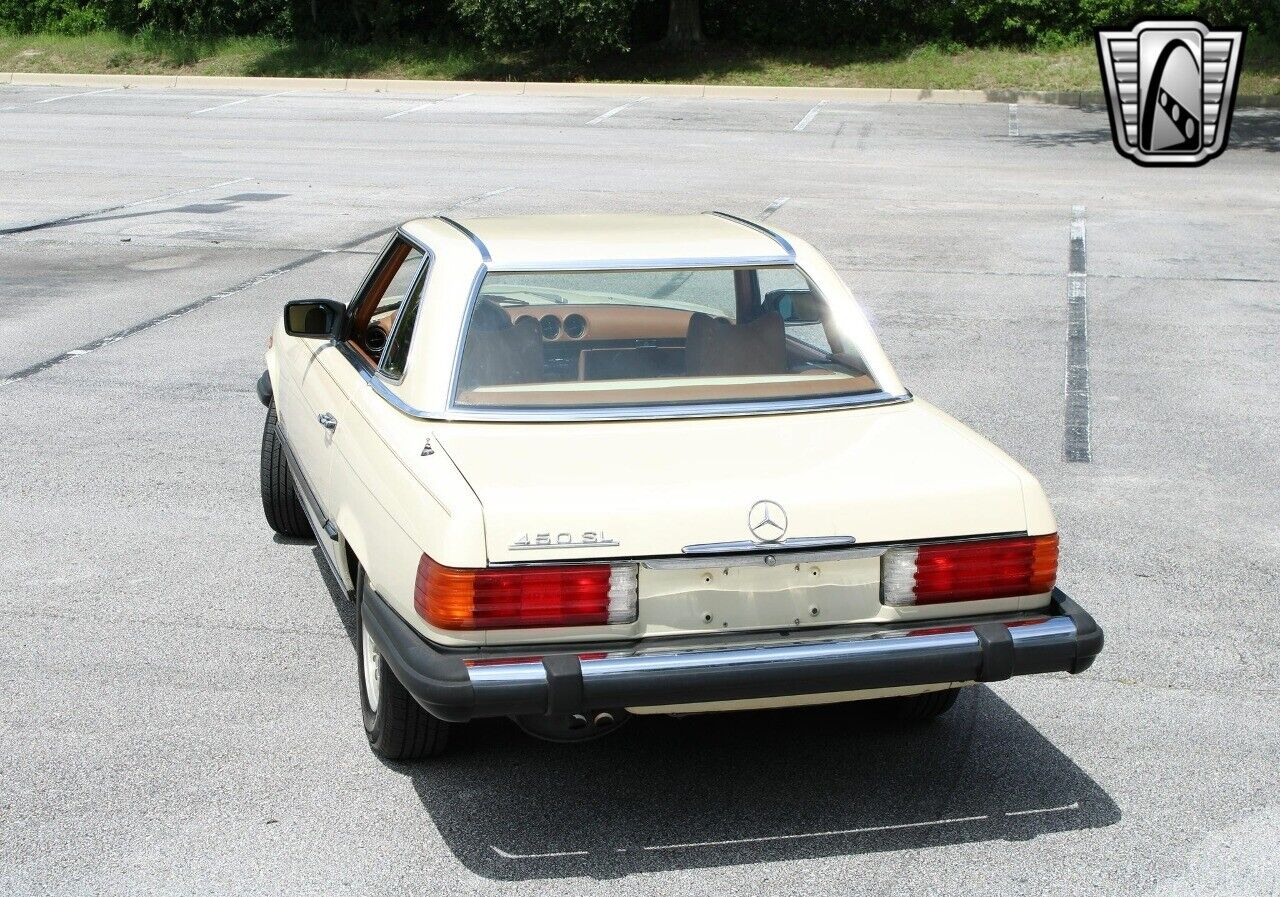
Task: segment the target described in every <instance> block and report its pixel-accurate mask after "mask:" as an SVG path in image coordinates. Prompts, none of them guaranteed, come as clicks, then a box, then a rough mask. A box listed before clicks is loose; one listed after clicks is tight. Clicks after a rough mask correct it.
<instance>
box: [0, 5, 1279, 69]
mask: <svg viewBox="0 0 1280 897" xmlns="http://www.w3.org/2000/svg"><path fill="white" fill-rule="evenodd" d="M667 8H668V0H0V29H5V30H8V31H15V32H20V33H27V32H38V31H43V32H50V33H57V34H85V33H88V32H92V31H99V30H115V31H120V32H123V33H125V34H143V35H146V34H155V35H163V36H166V37H176V38H181V39H190V40H196V41H199V40H210V39H214V38H219V37H225V36H237V35H258V36H264V37H273V38H281V39H288V40H302V41H311V42H317V43H323V42H326V41H327V42H336V44H337V45H341V46H349V45H351V44H360V45H365V44H389V45H410V44H414V43H435V44H441V45H444V44H458V45H464V46H465V45H471V46H476V45H478V46H481V47H483V48H485V49H487V50H490V51H496V52H536V53H538V54H542V55H546V56H560V57H562V58H563V59H564V60H565V61H566V62H571V63H582V62H587V61H592V60H597V59H602V58H610V57H612V58H618V56H619V54H621V53H622V52H625V51H626V50H628V49H629V48H630V47H632V46H640V45H644V44H649V43H652V42H654V41H656V40H658V39H659V38H661V37H662V34H663V31H664V29H665V25H666V16H667ZM1151 15H1183V16H1197V17H1200V18H1203V19H1204V20H1205V21H1207V22H1209V23H1210V24H1211V25H1218V26H1232V25H1234V26H1244V27H1247V28H1250V29H1251V30H1252V31H1254V32H1255V33H1257V32H1270V33H1272V34H1275V33H1277V32H1278V31H1280V0H702V18H703V27H704V31H705V33H706V36H707V38H708V39H709V40H711V41H717V42H721V43H724V44H733V45H741V46H746V47H763V48H788V47H812V48H839V47H867V48H875V49H874V50H873V52H883V53H886V54H892V53H894V52H896V51H898V50H899V49H900V48H904V47H912V46H918V45H922V44H927V45H932V46H935V47H947V46H1016V47H1036V48H1039V49H1048V50H1052V49H1057V48H1061V47H1065V46H1070V45H1074V44H1077V43H1079V42H1080V41H1082V40H1088V39H1089V38H1090V35H1091V32H1092V31H1093V29H1094V28H1097V27H1100V26H1109V25H1110V26H1128V25H1129V24H1131V23H1132V22H1134V21H1135V20H1138V19H1141V18H1144V17H1146V16H1151Z"/></svg>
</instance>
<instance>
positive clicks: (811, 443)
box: [267, 216, 1056, 706]
mask: <svg viewBox="0 0 1280 897" xmlns="http://www.w3.org/2000/svg"><path fill="white" fill-rule="evenodd" d="M535 221H536V219H523V220H522V219H493V220H490V221H489V222H485V223H483V224H482V223H481V222H479V221H469V222H466V224H467V225H468V226H473V227H475V228H477V229H481V230H483V231H484V237H485V241H486V244H487V245H488V246H489V249H490V251H491V252H492V254H493V261H494V264H495V265H507V266H510V267H516V268H518V267H519V266H520V265H521V264H532V263H534V262H537V261H541V262H546V261H547V260H548V259H557V258H558V259H565V260H566V261H573V260H575V259H583V258H584V259H587V260H597V261H598V260H601V259H608V258H619V257H624V258H631V259H645V258H667V257H688V256H689V254H690V247H691V246H697V247H698V248H699V252H706V253H707V254H708V255H716V256H717V257H720V256H725V257H734V256H746V257H755V256H763V255H769V254H776V253H777V252H778V246H777V244H775V243H774V242H773V241H772V240H770V239H769V238H768V237H767V236H764V235H762V234H760V233H758V232H756V231H753V230H751V229H749V228H747V227H744V226H742V225H739V224H735V223H732V222H727V221H725V220H723V219H719V218H712V217H710V216H678V217H674V218H662V219H655V218H650V217H646V216H611V217H608V218H599V217H594V218H591V219H590V220H586V221H585V223H584V220H579V219H565V218H555V219H547V224H546V229H545V230H541V231H540V230H538V228H537V227H535V226H534V225H535ZM552 224H554V225H555V226H554V227H552ZM663 224H669V227H664V226H662V225H663ZM557 228H558V229H559V231H561V232H562V233H568V234H569V235H570V237H572V239H569V238H567V237H563V236H562V237H561V238H559V239H557V238H556V237H554V236H551V235H549V234H550V231H553V230H556V229H557ZM404 231H405V232H406V233H407V234H409V235H410V236H411V237H413V238H414V239H416V240H418V241H420V242H422V243H424V244H425V245H427V246H428V247H429V248H430V249H431V250H432V253H433V255H434V259H433V261H432V263H431V269H430V271H429V273H428V276H427V280H426V286H425V294H424V299H423V303H422V308H421V311H420V313H419V317H418V321H417V323H416V326H415V333H414V339H413V344H412V350H411V354H410V359H409V363H408V365H407V368H406V372H405V377H404V379H403V380H402V381H401V382H399V383H387V386H388V388H390V389H392V390H393V391H394V392H395V393H396V394H397V395H398V396H399V397H400V399H401V400H402V401H404V402H405V403H406V404H408V405H410V406H413V407H416V408H419V409H423V410H424V411H426V412H428V413H431V414H435V415H436V416H437V417H438V418H443V416H444V413H445V409H446V408H447V405H448V398H449V396H448V390H449V387H450V381H451V373H452V365H453V362H454V358H455V357H456V349H457V340H458V336H459V334H460V333H461V330H462V322H463V317H464V315H465V313H466V299H467V298H468V297H469V296H470V294H471V290H472V287H473V285H474V284H475V282H476V279H477V274H478V272H479V271H480V270H481V269H480V264H481V259H480V254H479V251H478V250H477V249H476V247H475V246H474V244H473V243H472V242H471V241H470V240H469V239H468V238H467V237H465V236H464V235H463V234H462V233H461V232H459V231H458V230H457V229H455V228H454V227H452V226H450V225H449V224H447V223H445V222H442V221H440V220H438V219H425V220H421V221H415V222H410V223H409V224H408V225H406V226H405V227H404ZM588 234H589V235H590V239H588ZM628 234H631V235H632V236H633V237H634V239H628ZM786 239H788V240H789V241H791V242H792V245H794V247H795V251H796V257H797V261H798V262H799V263H800V264H801V266H802V267H803V268H804V270H805V271H806V272H807V273H808V274H809V276H810V277H811V278H813V279H814V280H815V282H817V283H818V286H819V287H820V289H821V290H822V291H823V293H824V294H825V295H827V296H829V297H836V296H843V297H845V298H846V299H847V302H846V303H845V307H844V312H843V314H844V315H847V316H848V318H849V321H848V322H846V324H845V325H844V326H845V329H847V330H853V331H857V332H859V333H861V334H862V335H863V337H864V339H863V354H864V357H865V358H866V360H867V361H868V363H869V365H870V366H871V368H872V372H873V374H874V375H875V376H876V377H877V379H878V380H879V381H880V382H881V384H882V385H884V386H885V388H886V391H889V392H891V393H900V392H902V386H901V384H900V383H899V381H898V380H897V377H896V375H895V374H894V373H893V370H892V367H891V366H890V365H889V362H888V359H887V358H885V357H884V355H883V352H882V351H881V350H880V347H879V344H878V342H876V340H875V338H874V335H872V334H871V331H870V325H869V324H867V322H866V319H865V317H863V316H862V313H861V310H860V309H859V308H858V306H857V304H856V302H854V301H853V299H852V296H851V295H850V294H849V292H848V289H847V288H846V287H845V286H844V285H843V283H841V282H840V281H839V279H838V277H836V275H835V273H834V271H832V270H831V268H830V267H829V266H828V265H827V264H826V263H825V262H824V261H823V260H822V259H821V258H820V257H819V256H818V255H817V253H816V252H815V251H814V250H813V249H812V248H811V247H809V246H808V245H807V244H805V243H803V242H802V241H799V240H797V239H796V238H794V237H791V236H790V235H786ZM267 367H268V370H269V371H270V373H271V376H272V382H273V384H276V390H277V398H278V401H279V403H280V405H281V406H282V407H281V416H282V418H283V419H284V420H285V421H286V432H287V433H288V435H289V437H290V439H291V441H292V442H293V443H294V444H295V449H297V450H299V451H300V454H305V455H306V456H307V457H306V460H305V461H304V462H303V463H304V464H305V466H306V467H307V474H308V478H309V479H310V480H311V481H312V486H313V488H314V489H315V490H316V491H317V493H318V494H319V498H320V501H321V503H322V504H323V506H324V509H325V511H326V513H327V514H328V515H329V516H330V517H331V518H332V519H333V520H334V521H335V523H336V525H337V526H338V529H339V531H340V533H341V536H340V539H341V541H342V542H343V543H344V544H347V545H350V547H351V549H352V550H353V551H354V552H355V553H356V555H357V556H358V557H359V559H360V562H361V563H362V564H363V565H364V566H365V568H366V569H367V570H368V574H369V577H370V580H371V582H372V583H373V585H374V587H375V588H377V589H378V591H379V592H380V593H381V594H382V595H384V596H385V597H386V599H387V600H388V601H389V603H390V604H391V605H392V607H394V608H395V609H396V611H397V612H398V613H399V614H400V615H401V616H402V617H403V618H404V619H405V620H406V621H408V622H409V624H410V625H412V626H413V627H415V628H416V629H418V630H419V631H420V632H421V633H422V634H423V635H425V636H427V637H428V638H430V639H431V640H433V641H435V642H438V643H441V644H448V645H468V644H484V643H487V644H493V645H517V644H528V643H533V642H536V643H542V644H554V643H556V642H566V641H585V640H595V639H636V638H644V637H648V636H655V635H672V634H682V633H700V634H707V633H709V632H735V631H736V632H741V631H749V630H753V629H776V628H778V627H779V626H788V628H801V629H803V628H810V627H821V626H826V627H830V626H832V625H838V624H844V623H851V622H862V623H876V622H889V621H910V620H920V621H928V620H938V619H945V618H946V617H948V616H956V615H962V614H982V613H995V612H1000V611H1009V610H1018V609H1032V608H1038V607H1043V606H1045V604H1046V603H1047V601H1048V596H1047V595H1034V596H1026V597H1023V598H1008V599H998V600H992V601H980V602H967V603H965V604H964V605H962V606H958V607H956V608H952V609H948V608H946V607H929V608H887V607H884V606H883V605H881V604H880V603H879V600H878V573H879V562H878V559H877V558H875V557H870V558H862V559H855V560H848V561H824V562H821V563H805V564H801V565H800V567H801V569H799V570H795V569H793V566H792V565H787V566H785V567H784V566H783V565H781V564H779V565H777V566H775V567H765V566H763V565H762V566H756V567H730V568H729V572H728V573H724V572H723V569H724V568H719V567H715V566H712V565H711V564H710V562H709V563H708V565H707V567H706V568H705V569H703V568H690V569H685V570H681V571H655V570H650V569H646V568H643V567H642V568H641V570H640V614H639V619H638V620H637V621H636V622H635V623H633V624H619V625H613V626H601V627H564V628H553V629H539V630H537V631H536V632H530V631H528V630H506V631H491V632H487V633H460V632H445V631H440V630H436V629H434V628H433V627H430V626H428V625H427V624H426V623H425V622H424V621H423V620H422V619H421V618H420V617H418V616H417V614H416V613H415V612H414V610H413V587H414V579H415V575H416V571H417V565H418V561H419V559H420V557H421V556H422V554H423V553H424V552H425V553H427V554H429V555H430V556H431V557H433V558H434V559H435V560H437V561H438V562H440V563H443V564H447V565H450V566H456V567H480V566H485V565H486V564H490V563H495V562H528V561H577V560H589V559H592V558H621V559H635V558H644V557H661V556H679V555H680V553H681V549H682V548H683V547H684V546H686V545H690V544H693V543H705V542H720V541H741V540H747V539H750V538H751V536H750V533H749V531H748V529H747V512H748V509H749V508H750V507H751V505H752V504H753V503H754V502H755V501H757V500H759V499H762V498H768V499H771V500H773V501H776V502H779V503H780V504H781V505H782V506H783V507H784V508H785V509H786V512H787V514H788V518H789V520H788V530H787V536H788V537H796V536H811V537H821V536H853V537H855V538H856V539H857V540H858V541H859V542H860V543H864V544H865V543H873V542H888V541H899V540H915V539H927V538H940V537H952V536H966V535H977V534H984V533H995V532H1021V531H1026V532H1029V533H1031V534H1036V535H1038V534H1043V533H1049V532H1053V531H1055V529H1056V525H1055V523H1054V519H1053V515H1052V513H1051V511H1050V510H1049V506H1048V502H1047V500H1046V499H1045V496H1044V492H1043V491H1042V490H1041V489H1040V486H1039V484H1038V483H1037V482H1036V481H1035V479H1034V478H1033V477H1032V476H1031V475H1030V474H1029V473H1027V472H1026V471H1025V470H1023V469H1022V468H1021V467H1020V466H1019V465H1018V464H1016V463H1015V462H1014V461H1012V460H1011V459H1010V458H1008V456H1006V455H1005V454H1004V453H1003V452H1001V451H1000V450H999V449H998V448H996V447H995V446H993V445H992V444H991V443H989V442H987V441H986V440H985V439H982V438H981V437H980V436H978V435H976V434H974V433H973V432H972V431H970V430H968V429H967V428H965V427H964V426H963V425H962V424H960V423H959V422H957V421H955V420H954V419H952V418H950V417H949V416H947V415H945V414H943V413H942V412H941V411H938V410H937V409H935V408H933V407H932V406H930V405H929V404H928V403H926V402H924V401H923V400H920V399H918V398H916V399H914V400H912V401H909V402H905V403H902V404H897V405H889V406H881V407H864V408H852V409H845V410H835V411H822V412H807V413H794V414H776V415H770V416H756V417H751V416H742V417H729V418H705V419H683V420H665V421H663V420H651V421H628V422H577V423H533V422H529V423H498V422H463V421H447V420H443V419H435V420H428V419H421V418H418V417H411V416H409V415H406V414H404V413H403V412H401V411H399V410H397V409H396V408H395V407H394V406H392V405H391V404H390V403H388V402H387V401H385V400H384V399H383V398H382V397H381V396H379V395H378V394H376V393H375V392H374V391H373V390H372V389H370V387H369V386H368V385H367V384H366V383H365V382H364V381H363V380H362V378H361V376H360V374H359V372H357V371H356V370H355V368H354V367H353V366H352V364H351V362H349V361H348V360H347V359H346V357H345V356H344V355H343V354H342V353H341V352H340V351H339V349H338V348H337V347H335V346H333V345H331V344H327V343H324V342H320V341H315V340H302V339H298V338H295V337H289V336H287V335H285V334H284V332H283V327H282V326H280V325H277V328H276V331H275V333H274V338H273V347H272V348H271V349H270V350H269V351H268V353H267ZM321 406H323V407H321ZM325 410H327V411H329V412H330V413H332V414H334V416H335V417H337V418H338V426H337V429H336V430H335V431H334V433H333V434H332V436H331V437H330V438H325V436H324V435H323V434H321V433H318V432H315V431H319V430H320V429H322V428H320V426H319V424H318V423H317V422H316V421H315V416H316V414H318V413H319V412H321V411H325ZM304 434H305V435H304ZM313 437H314V438H313ZM428 438H430V439H431V440H432V445H433V449H434V451H433V452H432V453H431V454H428V455H423V453H422V450H423V445H424V443H425V442H426V440H427V439H428ZM303 443H305V444H303ZM300 460H302V459H300ZM587 530H591V531H596V532H598V531H603V532H604V533H605V534H606V536H607V537H608V538H610V539H616V541H618V542H619V545H618V546H617V547H616V548H612V547H597V548H594V549H585V548H578V549H572V550H570V549H551V550H548V551H532V552H530V551H525V552H520V551H513V550H512V549H511V547H510V546H511V545H512V544H513V543H515V542H516V541H517V540H518V539H519V537H520V536H521V535H524V534H528V533H540V532H548V533H560V532H569V533H574V532H583V531H587ZM338 553H339V555H340V557H339V560H340V562H341V561H342V560H343V559H342V557H341V554H342V552H341V550H339V552H338ZM815 570H816V572H815ZM708 577H709V579H708ZM814 607H816V608H818V613H817V614H811V613H810V610H811V608H814ZM708 614H709V615H710V616H711V620H710V621H708V620H706V616H707V615H708ZM796 620H799V621H800V622H799V623H796V622H795V621H796ZM855 697H856V696H855ZM833 699H834V700H847V699H853V698H845V697H839V696H837V697H835V698H833ZM770 700H771V701H774V704H771V705H770V706H774V705H776V704H777V702H779V701H783V702H785V701H786V700H787V699H776V700H775V699H770Z"/></svg>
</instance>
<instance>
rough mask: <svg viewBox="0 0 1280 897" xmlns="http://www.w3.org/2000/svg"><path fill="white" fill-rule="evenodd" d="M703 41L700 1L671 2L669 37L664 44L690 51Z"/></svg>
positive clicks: (664, 40)
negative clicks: (690, 48) (689, 49)
mask: <svg viewBox="0 0 1280 897" xmlns="http://www.w3.org/2000/svg"><path fill="white" fill-rule="evenodd" d="M702 41H703V37H702V8H701V5H700V0H671V6H670V12H669V13H668V15H667V36H666V37H665V38H663V43H665V44H666V45H667V46H669V47H674V48H677V49H688V48H689V47H692V46H694V45H696V44H700V43H702Z"/></svg>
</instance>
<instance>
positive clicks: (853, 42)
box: [703, 0, 1280, 49]
mask: <svg viewBox="0 0 1280 897" xmlns="http://www.w3.org/2000/svg"><path fill="white" fill-rule="evenodd" d="M1153 15H1187V16H1197V17H1199V18H1203V19H1204V20H1205V21H1207V22H1208V23H1209V24H1210V25H1216V26H1220V27H1225V26H1230V25H1244V26H1247V27H1250V28H1251V29H1254V30H1257V31H1266V30H1270V31H1273V32H1274V31H1275V30H1276V28H1277V25H1280V2H1277V0H703V22H704V25H705V26H706V31H707V36H708V37H709V38H711V39H713V40H721V41H726V42H730V43H747V44H750V45H754V46H760V47H787V46H805V47H849V46H876V45H880V46H887V47H893V46H895V45H902V44H918V43H943V44H945V43H946V42H948V41H952V42H958V43H960V44H964V45H970V46H975V45H977V46H983V45H1003V46H1036V47H1041V48H1045V49H1053V48H1056V47H1060V46H1064V45H1069V44H1073V43H1077V42H1079V41H1081V40H1086V39H1089V38H1091V36H1092V32H1093V29H1095V28H1099V27H1106V26H1121V27H1127V26H1129V25H1130V24H1132V23H1133V22H1135V21H1136V20H1138V19H1141V18H1144V17H1147V16H1153Z"/></svg>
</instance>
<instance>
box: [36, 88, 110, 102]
mask: <svg viewBox="0 0 1280 897" xmlns="http://www.w3.org/2000/svg"><path fill="white" fill-rule="evenodd" d="M113 90H120V88H119V87H104V88H102V90H86V91H82V92H80V93H64V94H62V95H61V96H56V97H47V98H45V99H43V100H36V101H35V102H34V103H31V104H30V105H32V106H39V105H40V104H41V103H56V102H57V101H58V100H70V99H74V98H75V97H91V96H94V95H95V94H99V93H111V92H112V91H113Z"/></svg>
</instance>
